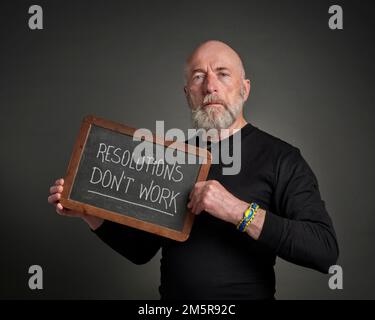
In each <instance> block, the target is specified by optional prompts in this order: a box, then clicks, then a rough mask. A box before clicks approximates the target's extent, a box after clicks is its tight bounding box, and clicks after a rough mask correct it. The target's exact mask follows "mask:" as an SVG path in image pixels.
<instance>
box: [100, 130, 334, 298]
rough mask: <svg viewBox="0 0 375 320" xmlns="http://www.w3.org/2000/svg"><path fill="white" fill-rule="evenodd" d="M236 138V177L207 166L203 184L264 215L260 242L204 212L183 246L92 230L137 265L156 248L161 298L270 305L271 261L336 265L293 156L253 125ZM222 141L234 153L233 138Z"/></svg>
mask: <svg viewBox="0 0 375 320" xmlns="http://www.w3.org/2000/svg"><path fill="white" fill-rule="evenodd" d="M235 134H241V171H240V172H239V173H238V174H237V175H223V174H222V167H223V164H221V163H220V164H213V165H212V166H211V168H210V172H209V176H208V179H209V180H217V181H219V182H220V183H221V184H222V185H223V186H224V187H225V188H226V189H227V190H228V191H229V192H231V193H232V194H233V195H235V196H236V197H238V198H239V199H241V200H244V201H246V202H249V203H250V202H256V203H258V204H259V205H260V207H261V208H263V209H265V210H266V216H265V221H264V225H263V229H262V232H261V234H260V237H259V239H258V240H254V239H252V238H251V237H250V236H249V235H248V234H246V233H241V232H239V231H238V230H236V228H235V226H234V225H232V224H230V223H227V222H225V221H222V220H219V219H217V218H215V217H213V216H211V215H210V214H208V213H207V212H203V213H201V214H200V215H198V216H197V217H196V218H195V221H194V224H193V227H192V230H191V234H190V237H189V239H188V240H187V241H185V242H182V243H181V242H176V241H173V240H169V239H166V238H162V237H159V236H156V235H153V234H150V233H146V232H143V231H140V230H136V229H133V228H130V227H127V226H123V225H120V224H116V223H113V222H110V221H105V222H104V223H103V224H102V226H100V227H99V228H98V229H97V230H96V231H95V232H96V234H97V235H98V236H99V237H100V238H101V239H102V240H103V241H105V242H106V243H107V244H108V245H109V246H111V247H112V248H113V249H114V250H116V251H117V252H119V253H120V254H122V255H123V256H125V257H126V258H128V259H129V260H131V261H132V262H134V263H136V264H143V263H146V262H148V261H149V260H150V259H151V258H152V257H153V256H154V255H155V254H156V252H157V251H158V250H159V249H160V248H162V259H161V269H160V270H161V285H160V287H159V291H160V294H161V298H162V299H268V298H272V297H273V296H274V294H275V274H274V269H273V266H274V264H275V259H276V256H279V257H281V258H283V259H285V260H287V261H290V262H292V263H295V264H298V265H301V266H305V267H309V268H313V269H316V270H318V271H321V272H328V269H329V267H330V266H331V265H333V264H335V263H336V261H337V257H338V245H337V241H336V236H335V232H334V229H333V226H332V222H331V219H330V217H329V215H328V213H327V211H326V209H325V205H324V202H323V201H322V199H321V196H320V193H319V189H318V183H317V180H316V177H315V175H314V173H313V172H312V170H311V169H310V167H309V165H308V164H307V163H306V161H305V160H304V159H303V157H302V156H301V154H300V152H299V150H298V149H297V148H295V147H293V146H291V145H290V144H288V143H286V142H284V141H282V140H280V139H278V138H275V137H273V136H271V135H269V134H267V133H265V132H263V131H261V130H259V129H258V128H256V127H254V126H253V125H251V124H247V125H246V126H245V127H243V128H242V129H241V130H240V131H239V132H237V133H235ZM227 141H229V143H230V145H231V146H232V141H233V137H231V138H229V139H228V140H227Z"/></svg>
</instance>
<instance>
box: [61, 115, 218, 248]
mask: <svg viewBox="0 0 375 320" xmlns="http://www.w3.org/2000/svg"><path fill="white" fill-rule="evenodd" d="M91 125H96V126H99V127H102V128H106V129H110V130H112V131H115V132H118V133H121V134H125V135H129V136H133V135H134V132H135V131H136V130H137V129H134V128H130V127H127V126H125V125H122V124H119V123H115V122H112V121H108V120H105V119H102V118H98V117H95V116H92V115H90V116H87V117H85V118H84V120H83V122H82V125H81V129H80V131H79V134H78V138H77V140H76V142H75V145H74V149H73V153H72V156H71V159H70V162H69V165H68V169H67V173H66V176H65V183H64V190H63V192H62V197H61V200H60V202H61V204H62V205H63V206H64V207H66V208H69V209H72V210H75V211H78V212H82V213H86V214H90V215H93V216H97V217H100V218H103V219H107V220H111V221H114V222H117V223H121V224H124V225H127V226H131V227H134V228H137V229H141V230H144V231H147V232H151V233H154V234H157V235H160V236H163V237H167V238H170V239H173V240H177V241H185V240H187V238H188V237H189V234H190V230H191V227H192V224H193V221H194V214H193V213H192V212H191V211H190V210H188V209H187V208H186V209H187V214H186V217H185V221H184V225H183V229H182V231H181V232H179V231H177V230H173V229H170V228H167V227H164V226H160V225H157V224H153V223H150V222H146V221H143V220H139V219H136V218H133V217H130V216H125V215H123V214H119V213H116V212H112V211H109V210H106V209H102V208H98V207H95V206H93V205H89V204H86V203H82V202H78V201H75V200H72V199H70V194H71V191H72V187H73V184H74V181H75V178H76V174H77V172H78V167H79V164H80V161H81V156H82V154H83V151H84V150H85V145H86V140H87V138H88V137H89V133H90V128H91ZM145 140H147V141H150V142H152V143H154V144H159V145H164V146H167V147H168V146H169V145H170V144H171V143H174V145H175V146H176V149H177V150H180V151H183V152H185V153H190V154H194V155H199V156H201V157H202V156H203V158H204V160H205V161H204V163H203V164H201V167H200V168H199V173H198V178H197V180H196V182H198V181H204V180H206V178H207V175H208V171H209V168H210V165H211V154H210V152H209V151H207V150H205V149H200V148H198V147H195V146H192V145H188V144H185V143H176V142H173V141H164V140H163V139H161V138H160V137H155V135H153V139H152V140H151V139H148V138H146V139H145Z"/></svg>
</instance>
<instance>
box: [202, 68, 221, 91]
mask: <svg viewBox="0 0 375 320" xmlns="http://www.w3.org/2000/svg"><path fill="white" fill-rule="evenodd" d="M205 80H206V81H205V86H204V91H205V92H204V93H205V94H211V93H214V92H217V90H218V83H217V79H216V75H215V74H212V73H209V74H207V76H206V79H205Z"/></svg>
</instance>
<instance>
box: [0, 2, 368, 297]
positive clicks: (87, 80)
mask: <svg viewBox="0 0 375 320" xmlns="http://www.w3.org/2000/svg"><path fill="white" fill-rule="evenodd" d="M31 4H39V5H41V6H42V7H43V9H44V30H42V31H31V30H30V29H29V28H28V24H27V22H28V17H29V14H28V13H27V11H28V8H29V6H30V5H31ZM332 4H341V5H342V6H343V9H344V30H343V31H331V30H330V29H329V28H328V19H329V14H328V8H329V6H330V5H332ZM373 12H374V11H373V10H372V8H371V7H370V2H369V1H358V2H355V1H345V3H344V2H342V1H333V2H332V1H251V0H247V1H217V0H216V1H204V2H202V1H161V0H160V1H129V2H128V1H126V2H125V1H96V2H95V4H94V3H92V1H39V0H38V1H33V2H30V1H29V2H22V1H12V2H11V1H7V2H5V1H3V2H2V5H1V11H0V14H1V22H0V23H1V28H0V35H1V63H0V68H1V69H0V81H1V85H0V99H1V100H0V108H1V116H0V119H1V120H0V121H1V125H0V137H1V149H0V150H1V151H0V152H1V158H0V159H1V160H0V161H1V163H0V175H1V179H0V190H1V219H0V237H1V238H0V240H1V241H0V254H1V255H0V259H1V260H0V261H1V264H0V297H1V298H6V299H8V298H21V299H24V298H31V299H39V298H41V299H44V298H63V299H67V298H73V299H76V298H104V299H106V298H123V299H147V298H150V299H154V298H155V299H158V298H159V295H158V291H157V289H158V284H159V276H160V275H159V259H160V256H159V254H158V255H157V256H156V257H155V258H154V259H153V260H152V261H151V262H150V263H149V264H147V265H144V266H135V265H132V264H131V263H130V262H128V261H127V260H126V259H124V258H122V257H121V256H120V255H118V254H117V253H115V252H114V251H112V250H111V249H110V248H108V247H107V246H106V245H105V244H104V243H102V242H101V241H100V240H99V239H98V238H97V237H96V236H95V235H94V234H93V233H92V232H90V230H89V229H88V227H87V226H86V225H85V224H84V223H83V222H81V221H79V220H74V219H69V218H64V217H60V216H58V215H57V214H55V212H54V210H53V209H52V207H51V206H50V205H48V204H47V196H48V189H49V186H50V185H51V184H52V183H53V182H54V180H55V179H56V178H58V177H60V176H63V175H64V174H65V170H66V168H67V165H68V161H69V158H70V154H71V151H72V147H73V144H74V141H75V138H76V135H77V133H78V129H79V126H80V122H81V119H82V118H83V117H84V116H85V115H87V114H95V115H97V116H101V117H104V118H107V119H111V120H115V121H118V122H122V123H125V124H127V125H130V126H133V127H146V128H149V129H151V130H154V128H155V122H154V121H155V120H165V121H166V127H167V129H168V128H174V127H177V128H183V129H186V128H188V127H189V119H190V115H189V110H188V108H187V106H186V102H185V98H184V95H183V90H182V87H183V77H182V66H183V61H184V59H185V57H186V55H187V54H188V53H189V52H190V51H191V50H192V48H193V47H194V46H196V45H197V44H198V43H200V42H201V41H203V40H207V39H220V40H223V41H226V42H228V43H229V44H231V45H232V46H233V47H234V48H236V49H237V50H238V51H239V53H240V54H241V55H242V57H243V60H244V63H245V65H246V70H247V73H248V75H249V77H250V78H251V80H252V91H251V96H250V99H249V101H248V103H247V104H246V108H245V115H246V117H247V119H248V120H249V121H251V122H252V123H253V124H254V125H256V126H257V127H259V128H261V129H263V130H265V131H267V132H269V133H271V134H273V135H276V136H278V137H280V138H281V139H283V140H286V141H288V142H289V143H291V144H293V145H295V146H297V147H299V148H300V149H301V151H302V154H303V155H304V156H305V158H306V159H307V161H308V162H309V164H310V165H311V167H312V168H313V170H314V172H315V174H316V175H317V177H318V180H319V185H320V190H321V194H322V197H323V199H324V200H325V201H326V204H327V208H328V210H329V212H330V214H331V216H332V219H333V221H334V225H335V228H336V231H337V236H338V240H339V244H340V249H341V251H340V259H339V264H340V265H341V266H342V267H343V270H344V289H343V290H341V291H332V290H330V289H329V288H328V278H329V276H328V275H324V274H320V273H318V272H316V271H312V270H308V269H304V268H301V267H298V266H294V265H292V264H290V263H286V262H284V261H282V260H281V259H278V262H277V267H276V272H277V295H276V297H277V298H278V299H320V298H322V299H326V298H327V299H349V298H354V299H357V298H375V293H374V290H373V285H374V284H375V281H374V280H375V276H374V273H373V270H374V269H375V259H374V254H373V253H374V250H373V249H372V246H373V242H374V235H373V229H374V225H375V217H374V213H375V212H374V209H375V208H374V201H373V199H374V178H375V170H374V168H373V166H374V163H375V154H374V143H373V141H374V129H373V127H372V122H373V120H374V116H375V111H374V106H373V101H374V95H375V94H374V92H375V91H374V88H373V84H374V80H373V76H374V71H375V70H374V69H375V68H374V66H375V63H374V56H375V55H374V51H375V50H374V45H373V39H374V30H375V29H374V13H373ZM33 264H39V265H41V266H42V267H43V270H44V290H40V291H31V290H29V289H28V286H27V281H28V276H29V275H28V273H27V271H28V267H29V266H30V265H33Z"/></svg>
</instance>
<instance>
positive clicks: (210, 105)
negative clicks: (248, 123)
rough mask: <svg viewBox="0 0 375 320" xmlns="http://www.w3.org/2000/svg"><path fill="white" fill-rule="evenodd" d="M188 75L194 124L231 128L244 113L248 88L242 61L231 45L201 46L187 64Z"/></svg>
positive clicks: (198, 126)
mask: <svg viewBox="0 0 375 320" xmlns="http://www.w3.org/2000/svg"><path fill="white" fill-rule="evenodd" d="M186 78H187V79H186V82H187V83H186V86H185V93H186V98H187V101H188V103H189V106H190V108H191V109H192V120H193V125H194V127H196V128H204V129H206V130H209V129H211V128H215V129H224V128H228V127H230V126H231V125H232V124H233V122H234V121H235V120H236V119H237V118H238V117H239V116H240V115H241V114H242V107H243V104H244V102H245V100H246V99H247V96H248V89H247V88H246V80H244V79H243V69H242V65H241V63H240V60H239V58H238V56H237V55H236V54H235V53H234V52H233V51H231V49H230V48H226V47H224V46H222V45H204V46H203V47H202V48H200V49H198V50H197V51H196V52H195V53H194V54H193V56H192V57H191V59H190V60H189V62H188V64H187V69H186ZM247 81H248V80H247Z"/></svg>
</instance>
